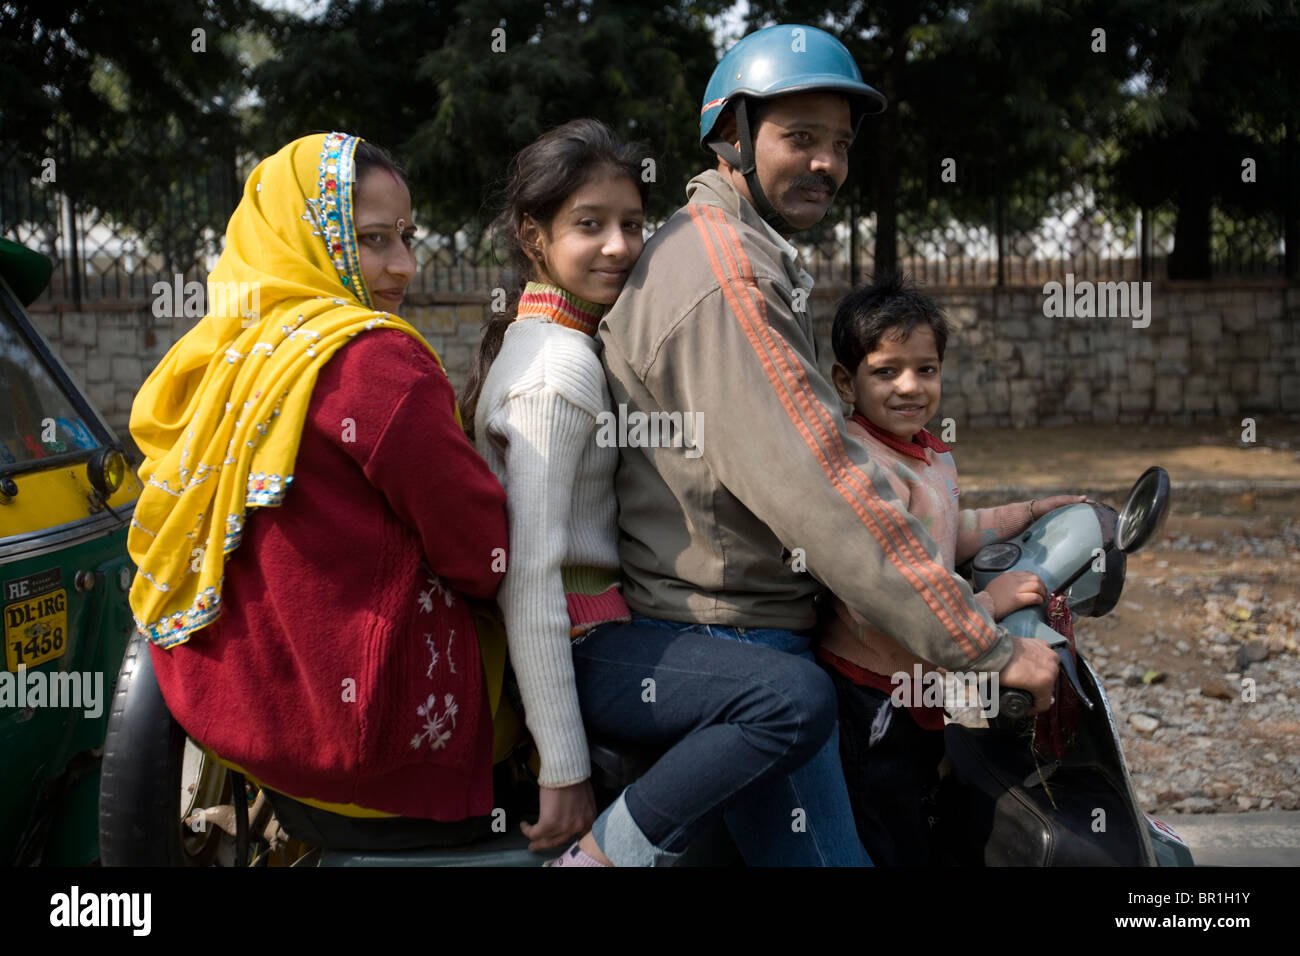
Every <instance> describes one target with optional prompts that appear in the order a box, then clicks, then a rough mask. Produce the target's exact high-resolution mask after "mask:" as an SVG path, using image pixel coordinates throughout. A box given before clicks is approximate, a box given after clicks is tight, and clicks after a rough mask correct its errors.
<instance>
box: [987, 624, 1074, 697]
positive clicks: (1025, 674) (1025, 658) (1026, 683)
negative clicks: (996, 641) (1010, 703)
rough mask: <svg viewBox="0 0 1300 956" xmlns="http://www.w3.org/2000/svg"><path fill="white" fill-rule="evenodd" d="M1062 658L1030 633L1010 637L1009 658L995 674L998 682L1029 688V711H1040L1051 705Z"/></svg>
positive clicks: (1002, 684)
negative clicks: (1031, 703) (1031, 705)
mask: <svg viewBox="0 0 1300 956" xmlns="http://www.w3.org/2000/svg"><path fill="white" fill-rule="evenodd" d="M1060 669H1061V659H1060V658H1059V657H1057V656H1056V651H1054V650H1052V649H1051V647H1049V646H1048V645H1047V644H1045V643H1044V642H1042V641H1040V640H1038V639H1037V638H1032V637H1013V638H1012V639H1011V660H1009V661H1007V666H1006V667H1004V668H1002V671H1001V673H1000V674H999V675H998V681H999V684H1000V686H1002V687H1004V688H1007V687H1014V688H1017V689H1019V690H1024V691H1028V692H1029V693H1030V694H1031V695H1032V696H1033V698H1034V706H1033V709H1032V710H1031V711H1030V713H1031V714H1041V713H1043V712H1044V711H1045V710H1047V709H1048V708H1050V707H1051V706H1052V700H1053V696H1052V695H1053V694H1055V693H1056V675H1057V672H1058V671H1059V670H1060Z"/></svg>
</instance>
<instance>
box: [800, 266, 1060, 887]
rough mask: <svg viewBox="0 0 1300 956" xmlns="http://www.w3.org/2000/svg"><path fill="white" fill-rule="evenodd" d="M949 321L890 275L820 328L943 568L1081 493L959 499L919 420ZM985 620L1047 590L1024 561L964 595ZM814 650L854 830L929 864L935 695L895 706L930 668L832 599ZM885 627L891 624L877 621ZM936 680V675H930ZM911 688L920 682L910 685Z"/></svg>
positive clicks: (936, 754) (867, 432) (934, 396)
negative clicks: (829, 692)
mask: <svg viewBox="0 0 1300 956" xmlns="http://www.w3.org/2000/svg"><path fill="white" fill-rule="evenodd" d="M947 340H948V323H947V321H946V320H945V318H944V315H943V313H942V311H941V310H940V309H939V308H938V306H937V305H935V303H934V301H933V300H932V299H930V298H929V297H928V296H926V295H924V294H923V293H921V292H920V291H919V290H918V289H917V288H916V287H915V285H914V284H912V283H911V282H910V281H909V280H908V279H905V278H900V277H898V276H897V275H894V276H890V277H887V278H885V279H884V280H883V281H880V282H878V283H877V284H875V285H871V286H866V287H863V288H860V289H856V290H854V291H853V292H851V293H850V294H849V295H848V296H846V297H845V298H844V300H843V301H842V302H840V304H839V306H838V308H837V310H836V314H835V323H834V325H833V327H832V331H831V342H832V346H833V348H834V351H835V359H836V362H835V365H834V367H833V369H832V373H831V375H832V380H833V382H834V384H835V390H836V391H837V392H838V393H839V396H840V398H842V399H843V400H844V401H845V402H846V403H849V404H851V405H852V406H853V416H852V418H851V420H850V421H849V423H848V430H849V432H850V434H852V435H853V436H854V437H856V438H858V439H860V440H861V441H862V443H863V444H864V445H866V446H867V449H868V450H869V451H870V452H871V454H872V455H873V456H874V457H875V458H876V460H877V461H878V462H880V463H881V464H882V466H883V470H884V471H885V473H886V475H887V476H888V478H889V481H890V483H891V484H892V485H893V488H894V492H895V493H896V494H897V495H898V496H899V498H900V499H901V500H902V502H903V504H904V505H905V506H906V507H907V509H908V511H910V512H911V513H912V514H914V515H915V516H916V517H917V518H919V519H920V521H921V523H922V524H923V525H925V527H926V529H927V530H928V531H929V533H930V537H931V538H933V539H934V541H935V543H936V544H938V545H939V549H940V553H941V555H942V557H943V559H944V561H945V562H946V564H947V566H948V567H949V568H953V567H955V566H956V564H957V563H960V562H962V561H965V560H967V559H968V558H970V557H971V556H972V555H974V554H975V552H976V551H978V550H979V549H980V548H981V547H983V546H984V545H985V544H988V543H989V542H992V541H1001V540H1004V539H1006V538H1009V537H1012V536H1014V535H1017V534H1019V533H1020V532H1022V531H1024V530H1025V528H1027V527H1028V526H1029V525H1030V524H1032V523H1033V522H1034V521H1035V520H1037V519H1038V518H1041V517H1042V516H1043V515H1045V514H1047V513H1048V512H1049V511H1051V510H1053V509H1055V508H1060V507H1063V506H1065V505H1070V504H1075V503H1076V502H1080V501H1085V500H1086V498H1085V497H1084V496H1083V495H1057V496H1055V497H1051V498H1043V499H1036V500H1033V501H1021V502H1016V503H1015V504H1009V505H1003V506H1002V507H1000V508H982V509H979V510H966V511H958V508H957V468H956V465H954V463H953V459H952V455H951V454H950V453H949V450H948V447H947V446H946V445H944V444H943V442H941V441H939V440H938V439H937V438H935V437H934V435H932V434H930V432H928V431H926V430H925V427H924V426H925V423H926V422H928V421H929V420H930V418H931V417H932V416H933V415H934V413H935V411H936V410H937V408H938V405H939V395H940V391H941V389H940V382H939V374H940V369H941V368H942V364H943V352H944V346H945V345H946V343H947ZM975 599H976V600H977V601H979V602H980V603H981V604H983V605H984V607H985V608H986V609H987V610H988V612H989V614H990V615H991V616H992V617H993V619H994V620H1000V619H1001V618H1002V617H1005V616H1006V615H1007V614H1010V613H1011V612H1012V611H1014V610H1017V609H1019V608H1022V607H1027V606H1029V605H1031V604H1041V603H1043V602H1044V601H1045V600H1046V599H1047V593H1046V588H1045V586H1044V585H1043V583H1042V581H1040V580H1039V579H1038V578H1037V577H1036V576H1034V575H1033V574H1030V573H1029V572H1010V573H1007V574H1003V575H1001V576H1000V577H998V578H997V579H996V580H995V581H994V582H993V583H992V584H991V585H990V586H989V587H988V588H987V589H986V590H984V591H982V592H980V593H978V594H976V595H975ZM832 606H833V612H832V613H831V614H830V615H829V617H828V620H827V621H826V623H825V624H824V626H823V629H822V635H821V643H820V647H819V648H818V652H817V653H818V656H819V658H820V660H821V661H822V664H823V666H824V667H826V669H827V670H828V672H829V673H830V675H831V679H832V681H834V683H835V687H836V691H837V693H838V695H839V707H840V757H841V760H842V762H843V765H844V777H845V780H846V781H847V783H848V787H849V795H850V798H851V800H852V803H853V813H854V818H855V820H856V822H857V828H858V836H859V837H860V838H861V839H862V843H863V845H864V846H865V847H866V849H867V852H868V853H869V854H870V855H871V859H872V861H873V862H875V863H876V864H877V865H884V866H889V865H900V864H907V865H926V864H929V863H932V862H936V860H935V858H934V853H933V844H932V842H931V837H930V815H931V811H932V804H933V799H934V794H935V790H936V789H937V787H938V784H939V771H938V768H939V762H940V761H941V760H942V758H943V752H944V742H943V727H944V711H943V709H942V708H941V707H911V706H908V707H907V708H906V712H904V709H903V708H901V707H896V706H893V705H892V702H891V699H890V698H891V693H892V692H893V691H894V689H895V686H897V685H896V682H893V681H891V675H894V674H897V673H899V672H902V673H903V674H905V675H906V676H907V679H908V681H909V682H914V681H913V679H914V673H915V672H914V670H913V667H914V665H916V664H920V665H921V672H922V673H924V674H928V673H929V672H932V671H936V670H937V668H936V667H935V666H934V665H933V664H931V663H929V662H928V661H923V660H921V659H920V658H917V657H915V656H913V655H912V654H911V653H910V652H908V651H907V650H905V649H904V648H903V646H902V645H901V644H899V643H898V642H897V641H896V640H894V639H893V638H892V637H891V636H889V634H888V633H886V631H883V630H881V629H879V628H878V627H875V626H873V625H872V624H871V623H869V622H867V621H866V620H864V619H863V618H861V617H860V616H858V615H857V614H855V613H853V612H852V611H850V610H849V609H848V608H847V607H846V606H845V605H844V604H843V603H842V602H840V601H839V600H835V601H833V602H832ZM882 623H884V624H885V625H886V627H887V625H888V622H882ZM930 679H931V680H933V679H934V678H930ZM914 692H915V698H911V699H915V700H919V699H920V697H921V688H915V691H914Z"/></svg>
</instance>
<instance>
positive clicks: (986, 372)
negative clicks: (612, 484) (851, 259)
mask: <svg viewBox="0 0 1300 956" xmlns="http://www.w3.org/2000/svg"><path fill="white" fill-rule="evenodd" d="M844 291H845V289H843V288H825V287H823V288H819V289H817V290H815V291H814V294H813V296H812V302H811V308H812V309H813V314H814V316H815V317H816V320H817V329H818V335H819V339H820V342H821V344H822V348H821V357H822V364H823V367H824V369H825V370H826V371H827V372H828V373H829V367H830V362H831V361H832V356H831V354H830V325H831V319H832V317H833V314H834V307H835V302H836V301H837V299H838V298H839V297H840V296H841V295H842V294H843V293H844ZM932 292H933V294H934V296H935V298H936V299H937V300H938V301H939V302H940V304H941V305H942V306H943V307H944V308H945V309H946V311H947V313H948V316H949V319H950V320H951V322H952V325H953V334H952V336H951V338H950V339H949V341H948V349H947V354H946V355H945V359H944V370H943V380H944V399H943V403H942V405H941V407H940V417H941V418H942V417H951V418H953V419H954V420H955V421H956V422H957V423H958V425H970V426H972V427H977V428H978V427H997V426H1015V427H1026V426H1034V425H1043V426H1056V425H1066V424H1071V423H1108V422H1115V423H1129V422H1146V423H1153V424H1159V423H1169V422H1186V421H1193V420H1200V419H1208V418H1214V417H1233V416H1236V415H1239V414H1241V415H1246V414H1255V415H1258V414H1268V413H1285V414H1297V413H1300V288H1297V287H1294V286H1289V285H1287V284H1286V283H1281V282H1252V283H1239V284H1226V283H1168V284H1164V283H1162V284H1157V285H1155V286H1154V287H1153V288H1152V290H1151V296H1150V300H1151V312H1150V325H1149V326H1148V327H1146V328H1134V327H1133V325H1132V322H1131V321H1130V319H1128V318H1123V317H1119V318H1089V319H1085V318H1047V317H1046V316H1044V314H1043V302H1044V294H1043V291H1042V289H1041V288H1011V289H965V290H947V289H935V290H932ZM487 308H488V299H487V296H486V295H485V296H481V297H480V296H471V295H466V296H451V297H448V296H444V297H431V296H414V297H412V299H411V300H410V302H409V306H408V309H407V310H406V316H405V317H406V318H407V320H408V321H410V322H411V324H413V325H414V326H415V327H416V328H418V329H419V330H420V331H421V333H422V334H424V335H425V337H426V338H428V340H429V341H430V343H431V344H432V345H433V346H434V348H436V349H437V351H438V353H439V355H441V356H442V359H443V361H444V363H445V364H446V366H447V372H448V374H449V375H450V376H451V380H452V382H453V383H454V384H455V385H456V386H457V388H459V387H460V386H461V385H462V384H463V383H464V381H465V376H466V374H467V373H468V371H469V367H470V362H471V360H472V357H473V353H474V347H475V344H476V343H477V342H478V337H479V328H480V323H481V322H482V320H483V318H484V317H485V316H486V314H487ZM32 319H33V322H34V323H35V325H36V327H37V328H38V329H39V330H40V331H41V333H42V334H43V335H44V336H45V337H46V339H47V340H48V341H49V342H50V343H51V345H52V346H53V347H54V349H55V351H56V352H57V353H59V355H60V356H61V357H62V358H63V361H64V362H65V364H66V365H67V366H68V368H69V371H70V372H71V373H72V376H73V378H74V379H75V380H76V381H77V382H79V383H80V384H81V385H82V386H83V387H85V389H86V391H87V393H88V394H89V395H90V398H91V400H92V401H93V402H94V403H95V404H96V405H97V406H98V407H99V409H100V411H101V412H102V413H103V414H104V415H105V417H106V418H107V419H108V420H109V423H110V424H111V425H112V426H113V427H114V428H115V429H117V431H118V433H119V434H120V435H122V436H123V437H125V436H126V424H127V421H128V419H129V417H130V410H131V401H132V399H133V398H134V396H135V392H136V390H137V389H138V388H139V386H140V383H141V382H143V381H144V379H145V376H146V375H148V373H149V372H150V371H151V370H152V369H153V368H154V366H155V365H157V363H158V361H159V360H160V359H161V358H162V357H163V355H164V354H165V353H166V351H167V349H168V348H170V347H171V345H172V343H173V342H175V341H176V339H178V338H179V337H180V336H181V335H182V334H184V332H185V331H187V330H188V329H189V328H190V327H191V326H192V325H193V322H194V319H192V318H181V319H159V318H155V317H154V316H153V315H152V312H151V302H149V301H143V302H135V303H106V304H104V305H101V306H100V307H99V308H97V309H96V310H94V311H81V312H72V311H58V310H50V309H49V308H48V307H46V308H45V309H42V308H41V307H40V306H38V307H37V309H36V310H35V311H33V312H32Z"/></svg>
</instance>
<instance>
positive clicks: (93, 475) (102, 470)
mask: <svg viewBox="0 0 1300 956" xmlns="http://www.w3.org/2000/svg"><path fill="white" fill-rule="evenodd" d="M86 471H87V475H88V477H89V478H90V484H91V486H92V487H93V488H94V489H95V490H96V491H98V492H99V493H100V494H101V495H102V496H103V497H104V498H108V497H109V496H111V495H112V494H113V492H115V491H117V489H118V488H120V487H122V482H123V481H125V480H126V456H125V455H123V454H122V452H121V451H119V450H118V449H116V448H101V449H99V450H98V451H97V452H95V454H93V455H91V456H90V461H89V462H88V463H87V464H86Z"/></svg>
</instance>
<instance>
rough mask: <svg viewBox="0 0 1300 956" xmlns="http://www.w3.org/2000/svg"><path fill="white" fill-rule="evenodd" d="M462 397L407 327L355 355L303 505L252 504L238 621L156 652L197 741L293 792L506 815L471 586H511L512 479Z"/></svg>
mask: <svg viewBox="0 0 1300 956" xmlns="http://www.w3.org/2000/svg"><path fill="white" fill-rule="evenodd" d="M453 402H454V396H453V392H452V387H451V383H450V382H449V381H448V380H447V376H446V374H445V373H444V372H443V371H442V370H441V369H440V368H439V367H438V365H437V363H436V362H434V360H433V358H432V357H431V356H430V354H429V353H428V351H427V350H426V349H424V348H423V347H422V346H421V345H420V344H419V343H418V342H416V341H414V340H413V339H411V338H410V337H409V336H407V335H405V334H404V333H402V332H397V331H392V330H379V331H374V332H366V333H363V334H361V335H360V336H358V337H357V339H356V340H355V341H353V342H350V343H348V344H347V345H346V346H344V347H343V348H342V349H340V350H339V351H338V352H337V353H336V354H335V355H334V357H333V358H332V359H331V360H330V361H329V362H327V363H326V365H325V367H324V368H323V369H322V370H321V373H320V376H319V378H318V379H317V383H316V387H315V389H314V390H313V394H312V399H311V404H310V407H309V409H308V413H307V421H306V423H305V425H304V428H303V434H302V441H301V444H300V446H299V449H298V458H297V462H296V464H295V466H294V479H293V484H292V486H291V488H290V490H289V492H288V494H286V495H285V500H284V503H283V505H282V506H281V507H279V508H266V509H255V510H253V511H252V512H250V514H249V518H248V520H247V523H246V525H245V530H244V539H243V543H242V544H241V545H240V546H239V548H238V549H237V550H236V551H234V552H233V553H231V554H230V555H229V556H228V557H227V560H226V573H225V585H224V588H223V594H222V598H223V604H224V606H225V608H224V611H223V613H222V616H221V617H220V618H219V619H218V620H217V621H216V622H214V623H213V624H212V625H210V626H209V627H208V628H206V629H205V630H203V631H200V632H199V633H198V634H197V635H195V637H194V639H193V640H192V641H190V642H189V643H187V644H183V645H180V646H179V647H176V648H173V649H172V650H160V649H159V648H157V647H154V648H152V656H153V663H154V668H155V670H156V671H157V674H158V682H159V685H160V686H161V688H162V692H163V696H164V697H165V698H166V700H167V705H168V707H169V708H170V709H171V711H172V713H173V714H174V715H175V716H176V719H177V720H178V721H179V722H180V724H181V726H182V727H184V728H185V730H186V731H187V732H188V733H189V734H190V736H192V737H193V738H194V739H195V740H198V741H200V742H201V743H203V744H205V745H206V746H208V747H209V748H211V749H212V750H213V751H215V752H216V753H217V754H219V755H220V756H222V757H224V758H225V759H227V760H229V761H231V762H232V763H234V764H237V765H238V766H240V767H242V768H244V769H245V770H247V771H248V772H249V773H250V774H251V775H252V776H254V777H256V778H257V779H259V780H261V781H263V782H264V783H266V784H267V785H268V786H271V787H273V788H275V789H282V790H283V791H284V792H285V793H287V794H289V795H290V796H295V797H308V798H313V799H316V800H322V801H328V802H331V803H354V804H357V805H359V806H362V807H367V808H371V809H375V810H382V811H386V812H388V813H395V814H401V815H404V816H414V817H428V818H432V819H436V820H459V819H463V818H465V817H467V816H474V815H481V814H486V813H488V812H490V811H491V808H492V779H491V777H492V774H491V771H492V724H491V717H490V714H489V712H488V703H487V695H486V693H485V684H484V677H483V672H482V666H481V664H480V661H479V652H478V641H477V639H476V636H475V630H474V624H473V621H472V619H471V617H470V614H469V610H468V608H467V607H466V604H465V599H464V595H472V596H474V597H480V598H491V597H493V596H495V594H496V590H497V586H498V584H499V583H500V580H501V577H502V576H503V574H502V572H500V571H497V570H494V568H503V567H504V564H505V562H504V560H494V558H502V557H503V556H504V551H501V552H498V553H496V554H495V555H494V549H498V548H500V549H504V548H505V547H506V511H505V493H504V492H503V491H502V490H501V486H500V484H499V483H498V482H497V480H496V478H495V477H494V476H493V474H492V472H491V471H489V470H488V467H487V465H486V464H484V462H483V460H482V459H481V458H479V456H478V454H477V453H476V452H475V451H474V448H473V446H472V445H470V443H469V441H468V439H467V438H466V437H465V434H464V433H463V432H462V431H461V429H460V427H459V426H458V425H457V424H456V421H455V418H454V417H453V414H452V408H453ZM349 420H350V421H349ZM435 575H436V576H435Z"/></svg>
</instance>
